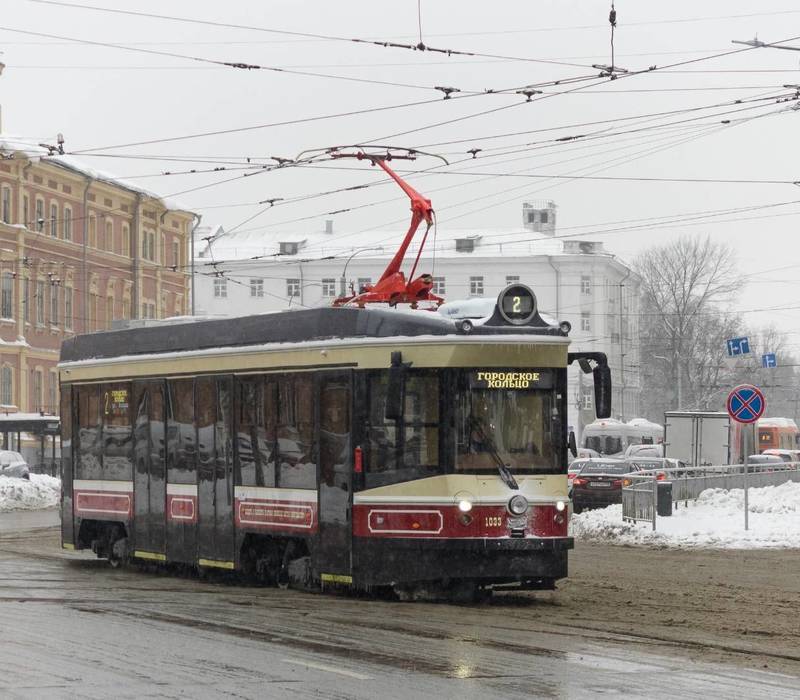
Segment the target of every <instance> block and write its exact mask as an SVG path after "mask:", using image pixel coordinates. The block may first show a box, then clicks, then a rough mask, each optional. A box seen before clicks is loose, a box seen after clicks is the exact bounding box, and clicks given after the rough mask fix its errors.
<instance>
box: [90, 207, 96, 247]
mask: <svg viewBox="0 0 800 700" xmlns="http://www.w3.org/2000/svg"><path fill="white" fill-rule="evenodd" d="M89 246H90V247H91V248H97V219H96V218H95V216H94V214H89Z"/></svg>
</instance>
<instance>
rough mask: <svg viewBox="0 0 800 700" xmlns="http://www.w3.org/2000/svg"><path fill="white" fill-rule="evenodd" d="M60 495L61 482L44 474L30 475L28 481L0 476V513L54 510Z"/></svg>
mask: <svg viewBox="0 0 800 700" xmlns="http://www.w3.org/2000/svg"><path fill="white" fill-rule="evenodd" d="M60 495H61V480H60V479H56V478H55V477H52V476H47V475H46V474H31V478H30V481H28V480H27V479H15V478H10V477H7V476H0V513H6V512H8V511H11V510H43V509H45V508H55V507H56V506H58V503H59V500H60Z"/></svg>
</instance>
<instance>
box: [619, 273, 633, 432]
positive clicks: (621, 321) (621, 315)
mask: <svg viewBox="0 0 800 700" xmlns="http://www.w3.org/2000/svg"><path fill="white" fill-rule="evenodd" d="M630 276H631V271H630V270H628V272H627V273H626V275H625V276H624V277H623V278H622V279H621V280H620V281H619V386H620V401H619V413H620V420H621V421H622V422H623V423H624V422H625V328H626V326H627V323H625V321H626V320H627V319H626V318H625V307H624V301H625V296H624V294H623V290H624V288H625V280H626V279H628V277H630Z"/></svg>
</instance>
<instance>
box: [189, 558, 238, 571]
mask: <svg viewBox="0 0 800 700" xmlns="http://www.w3.org/2000/svg"><path fill="white" fill-rule="evenodd" d="M197 563H198V564H200V566H213V567H215V568H217V569H233V562H232V561H218V560H216V559H198V561H197Z"/></svg>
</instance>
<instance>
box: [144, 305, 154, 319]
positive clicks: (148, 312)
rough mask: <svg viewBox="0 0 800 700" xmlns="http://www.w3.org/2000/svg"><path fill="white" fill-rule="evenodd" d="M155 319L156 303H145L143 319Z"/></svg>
mask: <svg viewBox="0 0 800 700" xmlns="http://www.w3.org/2000/svg"><path fill="white" fill-rule="evenodd" d="M155 317H156V305H155V303H150V302H147V301H145V302H144V303H143V304H142V318H155Z"/></svg>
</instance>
